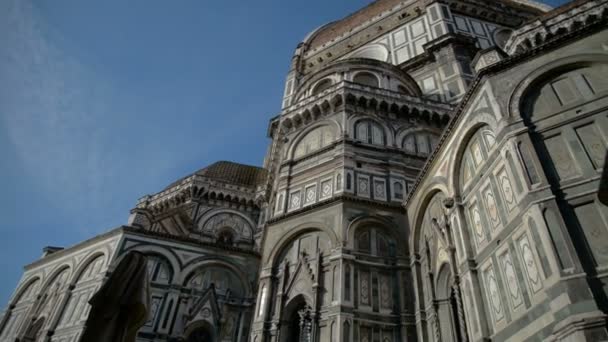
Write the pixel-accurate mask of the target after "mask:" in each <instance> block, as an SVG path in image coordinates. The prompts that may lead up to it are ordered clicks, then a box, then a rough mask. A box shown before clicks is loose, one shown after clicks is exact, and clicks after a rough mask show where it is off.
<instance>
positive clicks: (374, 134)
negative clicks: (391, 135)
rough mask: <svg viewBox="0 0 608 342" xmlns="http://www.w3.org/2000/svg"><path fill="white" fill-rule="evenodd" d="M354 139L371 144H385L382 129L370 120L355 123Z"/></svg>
mask: <svg viewBox="0 0 608 342" xmlns="http://www.w3.org/2000/svg"><path fill="white" fill-rule="evenodd" d="M355 139H357V140H358V141H361V142H364V143H367V144H373V145H385V143H386V138H385V135H384V129H383V128H382V126H380V125H379V124H378V123H376V122H374V121H372V120H361V121H359V122H357V124H356V125H355Z"/></svg>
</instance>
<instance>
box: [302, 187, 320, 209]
mask: <svg viewBox="0 0 608 342" xmlns="http://www.w3.org/2000/svg"><path fill="white" fill-rule="evenodd" d="M316 200H317V186H316V185H311V186H309V187H307V188H306V196H305V198H304V205H309V204H313V203H315V202H316Z"/></svg>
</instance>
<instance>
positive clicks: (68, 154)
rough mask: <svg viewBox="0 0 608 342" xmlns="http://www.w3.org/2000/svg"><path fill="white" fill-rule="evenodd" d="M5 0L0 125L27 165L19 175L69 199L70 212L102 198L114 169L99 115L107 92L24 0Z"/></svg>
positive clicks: (61, 198) (43, 190)
mask: <svg viewBox="0 0 608 342" xmlns="http://www.w3.org/2000/svg"><path fill="white" fill-rule="evenodd" d="M2 6H3V7H4V8H3V9H2V11H3V12H4V15H3V17H4V19H3V20H2V21H1V22H2V23H3V24H0V25H2V26H4V27H2V28H0V31H2V32H3V34H2V35H3V39H2V41H3V44H2V48H1V49H0V59H1V62H0V75H2V78H3V79H4V80H3V82H2V89H1V91H0V115H1V119H2V130H3V132H4V134H6V135H7V137H8V140H9V141H10V143H11V145H12V147H13V148H14V151H15V152H16V154H17V156H18V158H19V159H20V161H21V162H22V163H23V164H24V166H25V168H24V169H25V170H26V171H27V174H26V175H24V177H28V178H29V179H31V181H33V182H35V183H36V184H37V185H38V186H39V187H40V190H41V191H40V192H39V194H40V195H43V196H44V195H51V196H53V198H55V199H56V200H57V201H63V202H64V203H69V204H70V205H69V207H65V209H66V210H68V211H69V212H73V211H74V210H78V209H79V208H75V207H74V206H75V205H76V206H78V204H79V203H82V202H81V200H83V199H84V198H86V199H87V201H93V202H95V201H96V200H98V199H100V198H102V193H103V188H104V182H105V180H106V179H107V178H106V177H107V175H108V173H111V172H112V165H111V163H108V162H111V160H108V159H111V158H110V156H107V155H104V150H103V142H102V136H103V134H104V132H103V128H102V127H104V125H103V122H100V120H99V119H100V117H102V115H100V114H101V113H104V112H107V110H108V107H107V106H106V105H105V103H104V102H103V100H104V98H106V99H107V98H108V97H109V95H110V94H109V92H110V90H109V88H108V86H107V84H106V82H105V81H104V80H103V79H100V78H99V77H98V76H96V75H94V74H93V73H91V72H89V71H88V70H86V68H84V67H83V66H82V65H81V64H80V63H79V62H78V61H77V60H75V59H74V58H72V57H71V56H69V55H67V54H65V53H64V52H63V51H62V50H61V49H60V48H58V47H57V46H56V45H55V44H54V43H53V41H52V40H51V39H49V35H52V34H53V31H52V29H50V28H49V27H48V26H45V23H44V22H43V21H41V20H40V19H39V18H38V17H37V15H36V11H35V9H34V8H33V6H32V5H31V4H30V3H29V2H28V1H5V2H4V5H2ZM53 39H55V40H57V39H60V37H53ZM58 207H60V206H58Z"/></svg>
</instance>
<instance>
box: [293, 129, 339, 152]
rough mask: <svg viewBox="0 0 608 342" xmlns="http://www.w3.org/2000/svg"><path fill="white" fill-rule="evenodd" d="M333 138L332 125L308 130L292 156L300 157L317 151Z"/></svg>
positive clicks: (327, 144)
mask: <svg viewBox="0 0 608 342" xmlns="http://www.w3.org/2000/svg"><path fill="white" fill-rule="evenodd" d="M334 140H335V133H334V130H333V129H332V127H330V126H322V127H318V128H316V129H314V130H312V131H310V132H308V133H307V134H306V135H305V136H304V137H303V138H302V139H301V140H300V141H299V142H298V145H297V146H296V149H295V153H294V158H300V157H303V156H305V155H307V154H310V153H313V152H315V151H318V150H320V149H322V148H324V147H326V146H329V145H330V144H331V143H332V142H333V141H334Z"/></svg>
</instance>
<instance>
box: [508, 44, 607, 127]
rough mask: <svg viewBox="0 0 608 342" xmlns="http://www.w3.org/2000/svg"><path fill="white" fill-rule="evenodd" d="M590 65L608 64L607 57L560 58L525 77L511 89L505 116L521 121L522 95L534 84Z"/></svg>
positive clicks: (577, 56)
mask: <svg viewBox="0 0 608 342" xmlns="http://www.w3.org/2000/svg"><path fill="white" fill-rule="evenodd" d="M591 64H608V56H606V55H603V54H576V55H572V56H568V57H564V58H560V59H558V60H555V61H552V62H550V63H548V64H545V65H543V66H542V67H540V68H538V69H535V70H534V71H533V72H531V73H529V74H528V75H526V76H525V77H524V78H523V79H522V80H521V81H520V82H519V83H518V84H517V85H516V86H515V88H513V91H512V93H511V96H510V97H509V101H508V107H507V108H508V111H507V115H508V116H509V117H511V118H513V119H516V120H522V118H523V116H522V113H521V106H522V100H523V99H524V95H525V94H526V93H527V92H528V90H529V89H531V87H533V86H534V84H536V83H538V82H542V81H543V80H544V79H546V78H548V77H550V76H551V75H554V74H556V73H559V72H563V71H565V70H569V69H573V68H577V67H581V66H588V65H591Z"/></svg>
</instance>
